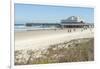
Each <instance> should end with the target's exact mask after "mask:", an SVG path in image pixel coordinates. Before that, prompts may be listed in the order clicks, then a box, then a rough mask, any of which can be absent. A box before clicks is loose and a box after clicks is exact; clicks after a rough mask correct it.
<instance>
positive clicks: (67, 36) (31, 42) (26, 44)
mask: <svg viewBox="0 0 100 69" xmlns="http://www.w3.org/2000/svg"><path fill="white" fill-rule="evenodd" d="M93 35H94V32H93V29H92V30H90V29H86V30H83V29H76V30H75V31H73V30H72V31H71V32H68V29H64V30H35V31H23V32H15V50H21V49H33V50H35V49H45V48H48V46H50V45H54V44H58V43H62V42H64V41H70V40H73V39H79V38H92V37H93Z"/></svg>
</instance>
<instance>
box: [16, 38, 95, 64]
mask: <svg viewBox="0 0 100 69" xmlns="http://www.w3.org/2000/svg"><path fill="white" fill-rule="evenodd" d="M93 60H94V39H93V38H84V39H77V40H71V41H69V42H64V43H60V44H56V45H51V46H50V47H49V48H47V49H45V50H27V51H24V50H17V51H15V65H26V64H48V63H62V62H79V61H93Z"/></svg>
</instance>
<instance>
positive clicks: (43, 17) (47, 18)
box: [15, 3, 94, 23]
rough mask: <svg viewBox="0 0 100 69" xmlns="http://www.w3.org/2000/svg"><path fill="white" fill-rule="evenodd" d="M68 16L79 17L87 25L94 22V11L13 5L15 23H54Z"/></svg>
mask: <svg viewBox="0 0 100 69" xmlns="http://www.w3.org/2000/svg"><path fill="white" fill-rule="evenodd" d="M69 16H81V17H83V19H84V20H85V21H86V22H88V23H93V22H94V9H93V8H85V7H68V6H49V5H34V4H17V3H16V4H15V23H28V22H48V23H51V22H52V23H56V22H60V20H62V19H67V18H68V17H69Z"/></svg>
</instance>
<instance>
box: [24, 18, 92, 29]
mask: <svg viewBox="0 0 100 69" xmlns="http://www.w3.org/2000/svg"><path fill="white" fill-rule="evenodd" d="M26 26H28V27H32V26H36V27H38V26H39V27H44V28H45V27H48V28H86V27H94V24H92V23H86V22H85V21H84V20H83V19H82V17H80V16H71V17H68V18H67V19H63V20H61V22H60V23H26Z"/></svg>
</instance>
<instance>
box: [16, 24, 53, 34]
mask: <svg viewBox="0 0 100 69" xmlns="http://www.w3.org/2000/svg"><path fill="white" fill-rule="evenodd" d="M43 29H55V27H47V26H40V25H39V26H31V27H27V26H26V25H24V24H15V25H14V31H15V32H21V31H31V30H43Z"/></svg>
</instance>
